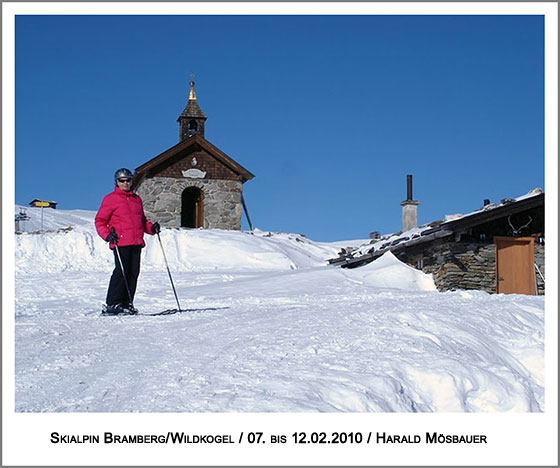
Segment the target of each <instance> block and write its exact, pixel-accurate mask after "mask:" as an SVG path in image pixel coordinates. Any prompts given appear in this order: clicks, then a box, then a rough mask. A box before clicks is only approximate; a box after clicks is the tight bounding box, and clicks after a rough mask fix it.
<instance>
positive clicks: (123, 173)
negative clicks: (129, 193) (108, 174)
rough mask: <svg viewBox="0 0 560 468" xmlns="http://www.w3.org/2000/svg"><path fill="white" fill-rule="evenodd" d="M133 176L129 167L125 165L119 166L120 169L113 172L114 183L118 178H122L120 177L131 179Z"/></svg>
mask: <svg viewBox="0 0 560 468" xmlns="http://www.w3.org/2000/svg"><path fill="white" fill-rule="evenodd" d="M133 177H134V175H133V174H132V172H130V170H129V169H127V168H126V167H121V168H120V169H118V170H117V172H115V185H116V184H117V180H118V179H122V178H127V179H132V178H133Z"/></svg>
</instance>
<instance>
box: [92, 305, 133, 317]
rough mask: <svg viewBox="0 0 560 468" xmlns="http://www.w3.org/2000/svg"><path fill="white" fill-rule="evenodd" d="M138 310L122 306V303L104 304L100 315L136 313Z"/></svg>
mask: <svg viewBox="0 0 560 468" xmlns="http://www.w3.org/2000/svg"><path fill="white" fill-rule="evenodd" d="M137 313H138V310H136V309H135V308H134V307H130V306H123V305H122V304H112V305H104V306H103V309H102V310H101V315H136V314H137Z"/></svg>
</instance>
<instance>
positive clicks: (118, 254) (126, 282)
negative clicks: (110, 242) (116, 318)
mask: <svg viewBox="0 0 560 468" xmlns="http://www.w3.org/2000/svg"><path fill="white" fill-rule="evenodd" d="M111 232H112V233H113V234H116V233H115V228H114V227H112V228H111ZM115 250H116V252H117V258H118V259H119V265H120V266H121V272H122V275H123V280H124V285H125V286H126V292H127V293H128V299H129V300H130V307H132V308H133V309H134V305H133V304H132V294H130V288H129V287H128V281H127V280H126V275H125V274H124V267H123V262H122V260H121V253H120V252H119V246H118V245H117V244H116V243H115Z"/></svg>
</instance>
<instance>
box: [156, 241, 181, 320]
mask: <svg viewBox="0 0 560 468" xmlns="http://www.w3.org/2000/svg"><path fill="white" fill-rule="evenodd" d="M157 238H158V241H159V245H160V247H161V252H162V253H163V259H164V260H165V266H166V268H167V274H168V275H169V281H171V287H172V288H173V294H175V300H176V301H177V307H178V308H179V310H181V304H179V298H178V297H177V291H175V285H174V284H173V278H172V277H171V271H170V270H169V264H168V263H167V257H166V256H165V250H163V244H162V243H161V237H159V232H158V233H157Z"/></svg>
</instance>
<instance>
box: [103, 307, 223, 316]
mask: <svg viewBox="0 0 560 468" xmlns="http://www.w3.org/2000/svg"><path fill="white" fill-rule="evenodd" d="M220 309H229V307H204V308H196V309H166V310H162V311H160V312H151V313H149V312H138V313H134V314H131V313H129V312H122V313H117V314H113V313H104V312H102V313H101V316H102V317H157V316H161V315H174V314H179V313H181V314H182V313H185V312H205V311H209V310H220Z"/></svg>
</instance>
